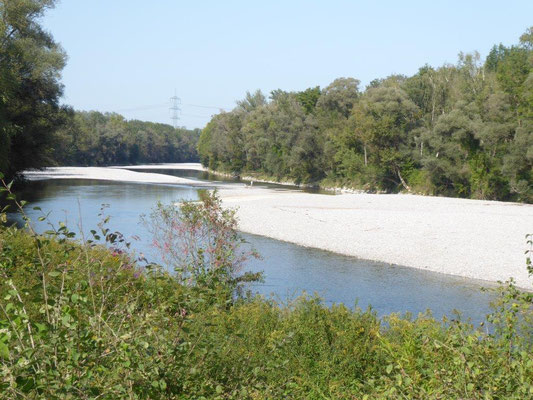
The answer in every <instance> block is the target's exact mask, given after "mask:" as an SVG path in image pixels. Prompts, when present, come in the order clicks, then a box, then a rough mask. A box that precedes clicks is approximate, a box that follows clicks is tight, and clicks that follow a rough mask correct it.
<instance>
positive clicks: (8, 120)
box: [0, 0, 200, 179]
mask: <svg viewBox="0 0 533 400" xmlns="http://www.w3.org/2000/svg"><path fill="white" fill-rule="evenodd" d="M54 5H55V0H24V1H21V0H2V1H0V172H2V173H3V174H4V175H5V176H6V177H7V178H9V179H11V178H13V177H16V176H17V175H18V174H19V173H20V172H21V171H23V170H25V169H29V168H40V167H43V166H50V165H108V164H136V163H147V162H179V161H196V160H197V152H196V145H197V141H198V138H199V134H200V131H199V130H192V131H191V130H186V129H183V128H182V129H174V128H173V127H171V126H170V125H165V124H156V123H151V122H142V121H126V120H125V119H124V118H123V117H122V116H120V115H118V114H102V113H99V112H76V111H73V110H72V109H71V108H70V107H69V106H66V105H61V104H60V98H61V96H62V94H63V85H62V84H61V82H60V78H61V71H62V69H63V67H64V66H65V63H66V54H65V52H64V51H63V49H62V48H61V46H60V45H59V44H58V43H56V42H55V41H54V39H53V37H52V36H51V35H50V34H49V33H48V32H46V31H45V30H43V28H42V27H41V25H40V24H39V20H40V18H41V17H42V16H43V15H44V13H45V12H46V11H47V10H48V9H50V8H53V7H54Z"/></svg>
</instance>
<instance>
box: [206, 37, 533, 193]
mask: <svg viewBox="0 0 533 400" xmlns="http://www.w3.org/2000/svg"><path fill="white" fill-rule="evenodd" d="M198 149H199V153H200V158H201V161H202V163H203V164H204V165H205V166H208V167H210V168H211V169H214V170H220V171H224V172H232V173H237V174H241V173H242V174H246V175H254V174H255V175H257V176H269V177H272V178H274V179H278V180H293V181H295V182H297V183H320V184H321V185H324V186H347V187H352V188H357V189H364V190H368V191H387V192H396V191H399V190H405V191H409V192H415V193H424V194H433V195H447V196H461V197H471V198H477V199H498V200H517V201H524V202H532V201H533V27H532V28H529V29H528V30H527V32H526V33H524V34H523V35H522V36H521V37H520V43H519V44H517V45H515V46H511V47H505V46H503V45H501V44H500V45H499V46H494V48H493V49H492V50H491V52H490V54H489V55H488V57H487V59H486V60H485V62H481V60H480V57H479V54H477V53H474V54H462V53H461V54H460V55H459V60H458V62H457V64H456V65H444V66H442V67H440V68H433V67H430V66H428V65H426V66H424V67H422V68H420V70H419V71H418V72H417V73H416V74H415V75H413V76H411V77H406V76H398V75H393V76H390V77H388V78H385V79H378V80H374V81H372V82H371V83H370V85H369V86H368V87H367V88H366V90H365V91H360V89H359V81H358V80H357V79H353V78H340V79H337V80H335V81H334V82H333V83H331V84H330V85H329V86H327V87H326V88H325V89H323V90H321V89H320V88H319V87H315V88H309V89H307V90H305V91H303V92H285V91H283V90H275V91H273V92H272V93H271V96H270V100H267V99H266V97H265V96H264V95H263V94H262V93H261V92H259V91H257V92H255V93H253V94H251V93H247V94H246V97H245V99H244V100H242V101H240V102H238V106H237V107H236V108H235V109H234V110H233V111H231V112H228V113H222V114H219V115H216V116H214V117H213V118H212V120H211V121H210V122H209V124H208V125H207V126H206V128H205V129H204V130H203V131H202V135H201V138H200V141H199V146H198Z"/></svg>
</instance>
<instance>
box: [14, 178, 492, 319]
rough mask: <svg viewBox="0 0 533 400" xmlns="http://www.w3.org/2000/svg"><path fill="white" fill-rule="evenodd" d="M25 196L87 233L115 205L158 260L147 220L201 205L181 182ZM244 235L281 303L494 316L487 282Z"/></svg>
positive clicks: (266, 291)
mask: <svg viewBox="0 0 533 400" xmlns="http://www.w3.org/2000/svg"><path fill="white" fill-rule="evenodd" d="M152 172H155V171H152ZM189 172H190V171H187V172H186V173H182V174H180V176H187V174H189ZM174 173H176V171H174ZM178 173H179V172H178ZM189 177H194V178H198V175H192V176H191V174H189ZM209 178H210V177H209V176H207V177H204V179H209ZM216 179H219V177H217V178H216ZM284 190H287V188H284ZM21 198H23V199H25V200H27V201H29V202H30V204H29V205H28V206H27V213H28V214H29V216H30V217H31V218H32V220H34V221H37V219H38V216H39V212H38V211H35V210H33V209H32V207H33V206H39V207H41V208H42V210H43V211H46V212H48V211H50V215H49V219H50V221H52V222H58V221H66V222H67V224H68V225H69V227H70V228H71V229H72V230H76V231H78V230H79V226H80V223H79V222H80V216H81V221H82V226H83V231H84V232H86V233H87V232H88V231H89V230H90V229H93V228H95V227H96V225H97V223H98V214H99V212H100V209H101V206H102V204H108V205H109V207H108V208H106V209H105V211H106V213H107V214H108V215H111V216H112V218H111V220H110V223H109V227H110V228H111V229H112V230H118V231H120V232H122V233H123V234H124V235H125V236H126V237H128V238H131V237H133V236H139V237H140V240H138V241H136V240H133V241H132V247H133V248H134V250H135V251H136V252H137V253H141V252H142V253H143V254H144V255H146V257H147V258H148V259H149V260H153V261H158V260H159V257H158V254H157V253H156V252H155V250H154V249H152V248H151V247H150V245H149V243H151V238H150V234H149V233H148V232H147V230H146V228H145V227H144V225H143V224H142V223H140V215H141V214H149V213H150V210H151V209H152V208H153V207H154V205H155V204H156V203H157V202H158V201H161V202H163V203H170V202H171V201H176V200H182V199H187V200H195V199H197V198H198V190H197V189H196V188H190V187H184V186H175V185H152V184H136V183H123V182H105V181H96V180H43V181H36V182H32V183H31V184H30V186H29V187H28V188H27V189H26V191H25V192H24V193H22V194H21ZM38 229H40V230H44V229H45V226H44V225H42V223H41V225H40V226H39V227H38ZM244 236H245V238H246V239H247V240H248V242H250V243H251V245H253V247H254V248H255V249H256V250H257V251H258V252H259V253H260V254H261V255H262V257H263V259H262V260H251V261H250V262H249V264H248V269H249V270H251V271H264V276H265V282H264V283H262V284H256V285H253V286H252V287H251V289H252V290H254V291H257V292H259V293H261V294H263V295H266V296H270V295H273V296H274V297H275V298H277V299H279V300H281V301H286V300H287V299H293V298H296V297H297V296H298V295H300V294H301V293H302V291H305V292H307V293H308V294H314V293H317V294H318V295H320V296H321V297H322V298H323V299H324V302H325V303H326V304H328V305H329V304H333V303H344V304H346V305H347V306H350V307H353V306H354V305H355V304H356V302H358V303H357V304H358V306H359V307H361V308H366V307H367V306H369V305H371V306H372V308H373V309H374V310H376V311H377V312H378V314H379V315H386V314H389V313H392V312H399V313H405V312H410V313H412V314H414V315H417V314H418V313H420V312H424V311H426V310H427V309H431V310H432V312H433V314H434V315H435V316H436V317H437V318H441V317H442V316H443V315H447V316H449V317H450V318H454V314H453V310H454V309H457V310H459V311H460V312H461V313H462V315H463V318H471V319H472V321H473V322H474V323H478V322H481V321H483V320H484V318H485V315H486V314H487V313H488V312H489V301H490V299H491V295H490V294H489V293H487V292H482V291H480V288H481V285H483V284H484V283H482V282H479V281H474V280H469V279H463V278H457V277H452V276H447V275H443V274H437V273H432V272H426V271H420V270H416V269H411V268H405V267H400V266H391V265H389V264H384V263H378V262H371V261H366V260H359V259H357V258H354V257H347V256H342V255H338V254H335V253H331V252H326V251H322V250H316V249H310V248H305V247H301V246H297V245H293V244H290V243H285V242H280V241H277V240H273V239H269V238H265V237H261V236H255V235H248V234H245V235H244Z"/></svg>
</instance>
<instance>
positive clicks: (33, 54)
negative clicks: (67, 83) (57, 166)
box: [0, 0, 68, 176]
mask: <svg viewBox="0 0 533 400" xmlns="http://www.w3.org/2000/svg"><path fill="white" fill-rule="evenodd" d="M54 3H55V1H54V0H23V1H21V0H3V1H1V2H0V171H2V172H4V174H6V175H7V176H14V175H15V174H16V173H17V172H18V171H21V170H23V169H25V168H30V167H39V166H42V165H44V164H46V163H49V162H50V146H51V142H52V136H53V135H54V132H55V131H56V129H57V128H58V127H59V126H60V125H61V124H62V123H63V122H64V119H65V117H66V115H67V113H68V110H66V109H64V108H62V107H60V106H59V103H58V101H59V97H60V96H61V94H62V90H63V88H62V85H61V84H60V82H59V78H60V73H61V70H62V69H63V66H64V64H65V58H66V57H65V54H64V52H63V50H62V49H61V47H60V46H59V45H58V44H57V43H56V42H54V40H53V38H52V37H51V36H50V34H48V33H47V32H46V31H44V30H43V29H42V28H41V26H40V25H39V23H38V20H39V18H40V17H41V16H42V15H43V13H44V12H45V11H46V10H47V9H49V8H51V7H53V6H54Z"/></svg>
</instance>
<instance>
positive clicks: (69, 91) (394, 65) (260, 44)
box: [42, 0, 533, 128]
mask: <svg viewBox="0 0 533 400" xmlns="http://www.w3.org/2000/svg"><path fill="white" fill-rule="evenodd" d="M42 22H43V25H44V26H45V28H46V29H48V30H49V31H50V32H51V33H52V34H53V36H54V38H55V39H56V40H57V41H58V42H60V43H61V44H62V46H63V48H64V49H65V50H66V52H67V54H68V64H67V66H66V68H65V70H64V73H63V83H64V84H65V96H64V99H63V101H64V103H66V104H70V105H72V106H73V107H75V108H76V109H79V110H99V111H117V112H120V113H121V114H123V115H124V116H125V117H126V118H128V119H134V118H135V119H141V120H148V121H156V122H165V123H171V120H170V112H169V110H168V107H169V105H170V100H169V98H170V97H171V96H173V95H174V90H176V93H177V95H178V96H179V97H180V98H181V102H182V114H181V116H180V121H179V125H180V126H186V127H187V128H196V127H199V128H201V127H203V126H204V125H205V124H206V123H207V122H208V121H209V117H210V115H212V114H213V113H216V112H218V111H217V109H216V108H206V107H198V106H209V107H211V106H214V107H221V108H225V109H227V110H229V109H231V108H233V107H234V106H235V101H236V100H238V99H241V98H242V97H243V96H244V95H245V93H246V91H247V90H249V91H253V90H255V89H261V90H262V91H263V92H264V93H266V94H268V93H270V91H271V90H273V89H277V88H281V89H284V90H303V89H305V88H308V87H314V86H317V85H319V86H320V87H325V86H327V85H328V84H329V83H330V82H331V81H333V80H334V79H335V78H338V77H355V78H357V79H359V80H361V82H362V84H363V87H364V85H366V84H368V83H369V82H370V81H371V80H372V79H375V78H383V77H386V76H387V75H390V74H392V73H398V74H406V75H412V74H414V73H415V72H416V71H417V69H418V68H419V67H421V66H422V65H424V64H426V63H428V64H430V65H432V66H440V65H442V64H443V63H455V62H456V60H457V54H458V53H459V52H460V51H463V52H471V51H474V50H477V51H479V52H480V53H481V56H482V57H485V56H486V55H487V53H488V51H489V50H490V48H491V47H492V45H494V44H498V43H500V42H501V43H503V44H505V45H512V44H515V43H517V42H518V38H519V36H520V35H521V34H522V33H523V32H524V31H525V30H526V28H527V27H529V26H531V25H533V0H527V1H526V0H524V1H515V0H506V1H502V0H499V1H493V0H491V1H489V0H486V1H478V0H471V1H470V0H463V1H445V0H441V1H430V0H424V1H409V0H403V1H370V0H369V1H355V0H353V1H340V0H329V1H326V0H323V1H317V0H314V1H313V0H307V1H303V0H302V1H296V0H285V1H281V0H280V1H278V0H268V1H267V0H262V1H253V0H247V1H244V0H242V1H240V0H225V1H220V0H218V1H215V0H212V1H202V0H197V1H191V0H190V1H178V0H175V1H171V0H152V1H146V0H143V1H140V0H90V1H82V0H62V1H60V2H59V3H58V5H57V7H56V8H55V9H54V10H51V11H49V12H48V14H47V15H46V16H45V17H44V19H43V21H42Z"/></svg>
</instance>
